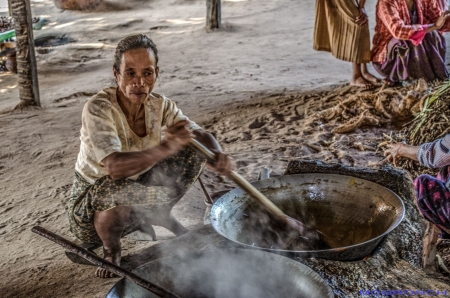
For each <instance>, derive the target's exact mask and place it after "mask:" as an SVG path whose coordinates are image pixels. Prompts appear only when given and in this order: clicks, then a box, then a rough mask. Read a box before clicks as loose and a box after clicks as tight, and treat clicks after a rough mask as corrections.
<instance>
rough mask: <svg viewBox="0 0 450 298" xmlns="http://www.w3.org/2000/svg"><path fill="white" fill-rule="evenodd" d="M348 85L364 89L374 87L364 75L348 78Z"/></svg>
mask: <svg viewBox="0 0 450 298" xmlns="http://www.w3.org/2000/svg"><path fill="white" fill-rule="evenodd" d="M350 86H355V87H361V88H364V89H365V90H372V89H374V88H375V86H374V85H373V84H372V83H371V82H369V81H367V80H366V79H365V78H364V77H356V78H352V79H351V80H350Z"/></svg>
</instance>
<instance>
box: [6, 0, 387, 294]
mask: <svg viewBox="0 0 450 298" xmlns="http://www.w3.org/2000/svg"><path fill="white" fill-rule="evenodd" d="M31 3H32V7H33V13H34V15H35V16H45V17H46V18H48V20H49V24H48V25H47V26H46V27H44V29H43V30H41V31H35V37H39V36H44V35H47V34H57V35H62V34H66V36H68V37H70V38H72V39H74V40H75V42H73V43H70V44H66V45H63V46H59V47H56V48H54V49H53V50H52V51H50V52H49V53H46V54H43V53H37V60H38V71H39V84H40V96H41V104H42V106H43V108H42V109H40V110H36V111H27V112H22V113H17V112H15V113H12V114H10V113H6V112H8V111H9V110H11V108H12V107H14V106H15V104H17V103H18V101H19V98H18V88H17V78H16V76H15V75H13V74H9V73H1V74H0V94H1V96H0V111H2V113H1V114H0V127H1V129H0V179H1V183H0V215H1V216H0V239H1V241H0V256H1V258H0V268H1V269H0V270H1V273H2V278H1V279H0V296H1V297H104V296H105V294H106V293H107V291H108V290H109V288H110V287H111V286H112V285H113V284H114V283H115V282H116V281H117V279H112V280H102V279H97V278H94V276H93V268H92V267H88V266H81V265H76V264H72V263H71V262H70V261H69V260H68V259H67V258H65V256H64V254H63V249H62V248H60V247H59V246H57V245H56V244H53V243H52V242H49V241H48V240H45V239H43V238H41V237H39V236H37V235H35V234H33V233H32V232H31V231H30V229H31V227H33V226H34V225H37V224H39V225H42V226H44V227H46V228H48V229H50V230H52V231H54V232H56V233H58V234H60V235H63V236H65V237H67V238H69V239H72V240H73V239H74V238H73V237H72V235H71V234H70V232H69V230H68V222H67V218H66V214H65V207H66V201H67V197H68V196H69V194H70V187H71V183H72V177H73V167H74V163H75V159H76V156H77V153H78V148H79V129H80V115H81V110H82V107H83V104H84V103H85V102H86V101H87V99H88V98H89V97H90V96H91V95H92V94H95V93H96V92H97V91H99V90H100V89H102V88H105V87H107V86H110V85H112V84H113V83H114V82H113V80H112V78H113V77H112V59H113V51H114V47H115V45H116V44H117V42H118V41H119V40H120V39H121V38H122V37H124V36H126V35H128V34H131V33H138V32H139V33H145V34H148V35H149V36H150V37H151V38H152V39H153V40H154V41H155V42H156V44H157V45H158V48H159V50H160V68H161V76H160V79H159V83H158V84H157V86H156V88H155V91H156V92H160V93H164V94H165V95H167V96H169V97H170V98H172V99H173V100H175V101H176V102H177V103H178V106H179V107H180V108H181V109H182V110H183V112H184V113H185V114H187V115H189V116H190V118H191V119H193V120H195V121H196V122H198V123H200V124H201V125H203V126H204V127H205V128H206V129H208V130H210V131H212V132H215V133H216V135H217V137H218V139H219V141H220V142H221V143H222V144H223V147H224V149H225V150H226V151H227V152H229V153H230V154H231V156H232V157H233V158H234V159H235V162H236V169H237V171H238V172H239V173H241V174H243V175H244V176H245V177H246V178H247V179H249V180H256V178H257V176H258V173H259V171H260V169H261V168H262V167H263V166H267V167H270V168H271V169H272V171H273V173H276V174H282V173H283V171H284V169H285V167H286V164H287V162H288V161H289V160H290V159H292V158H317V159H321V160H324V161H329V162H340V163H344V164H348V165H359V166H367V165H372V166H373V165H376V164H377V162H378V161H380V160H381V156H379V155H377V154H376V153H375V148H376V145H377V142H378V141H379V140H380V134H381V132H384V131H385V132H388V131H389V129H390V128H382V129H380V128H377V129H358V130H357V131H356V132H355V133H351V134H348V135H333V134H332V133H330V131H331V129H330V126H329V125H324V124H322V123H320V122H318V121H317V120H316V118H315V117H314V114H315V113H316V112H317V111H320V110H321V109H323V108H324V107H325V106H326V105H327V103H326V102H321V100H320V99H321V98H322V97H324V96H326V95H329V94H330V92H335V93H338V94H344V95H345V94H351V93H354V92H356V91H358V90H356V89H355V88H348V87H345V86H344V85H345V84H346V83H347V82H348V79H349V77H350V64H349V63H345V62H342V61H338V60H336V59H334V58H333V57H332V56H331V55H330V54H328V53H323V52H316V51H314V50H312V48H311V45H312V34H313V26H314V1H311V0H301V1H299V0H290V1H288V0H228V1H227V0H222V21H223V28H222V29H221V30H219V31H216V32H213V33H207V32H206V31H205V30H204V23H205V10H206V9H205V1H204V0H184V1H183V0H151V1H143V0H132V1H122V2H119V1H116V2H112V1H108V2H104V3H102V4H101V5H100V6H99V8H98V9H96V10H94V11H91V12H83V13H82V12H71V11H60V10H58V9H57V8H55V7H54V5H53V2H52V1H49V0H34V1H31ZM374 7H375V0H369V1H367V8H368V12H369V17H370V18H371V23H370V27H371V29H373V27H374V21H373V20H374V17H373V14H374ZM355 144H358V145H357V146H355ZM359 144H362V145H363V147H361V146H360V145H359ZM361 148H362V149H361ZM205 183H206V185H207V187H208V190H209V191H210V192H211V193H215V192H218V191H221V190H224V189H229V188H231V187H233V184H232V183H230V182H226V183H224V182H222V181H221V180H220V179H219V177H217V176H216V175H215V174H214V173H206V174H205ZM204 210H205V205H204V203H203V195H202V193H201V189H200V187H199V185H197V184H196V185H195V186H194V187H193V189H191V190H190V191H189V193H188V194H187V195H186V196H185V197H184V198H183V199H182V201H181V202H180V203H179V204H178V205H177V206H176V207H175V211H174V212H175V216H176V217H177V218H179V219H180V221H181V222H182V223H183V224H184V225H186V227H188V228H194V227H195V226H198V225H201V224H202V222H203V214H204ZM157 235H158V241H164V240H165V239H170V238H172V237H173V235H172V234H171V233H170V232H168V231H166V230H164V229H162V228H157ZM123 243H124V245H123V248H124V252H123V254H124V255H129V254H133V252H136V251H137V250H138V249H139V248H142V247H145V246H148V245H151V244H153V242H151V243H149V242H137V241H134V240H131V239H125V240H124V241H123ZM355 291H356V290H355ZM355 295H356V292H355Z"/></svg>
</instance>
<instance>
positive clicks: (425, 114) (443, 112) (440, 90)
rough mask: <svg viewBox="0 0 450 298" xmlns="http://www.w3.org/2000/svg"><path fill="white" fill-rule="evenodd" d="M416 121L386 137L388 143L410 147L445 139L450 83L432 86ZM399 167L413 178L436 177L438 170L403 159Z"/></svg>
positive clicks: (449, 113) (449, 118) (449, 119)
mask: <svg viewBox="0 0 450 298" xmlns="http://www.w3.org/2000/svg"><path fill="white" fill-rule="evenodd" d="M414 116H415V117H414V119H413V120H412V121H410V122H408V123H406V124H405V125H404V126H403V128H402V129H401V131H400V132H398V133H396V134H394V135H393V136H386V138H387V140H386V142H383V143H381V144H380V145H379V147H380V146H383V145H385V144H386V143H392V142H405V143H407V144H410V145H414V146H417V145H421V144H423V143H427V142H431V141H434V140H436V139H439V138H442V137H444V136H445V135H446V134H448V133H450V81H444V82H440V83H437V84H434V86H431V88H430V92H429V93H428V95H427V96H426V97H425V99H424V100H423V104H421V105H420V110H419V112H417V113H415V114H414ZM398 166H400V167H402V168H404V169H405V170H407V171H409V172H410V173H411V174H412V175H413V177H416V176H418V175H420V174H424V173H428V174H433V175H435V174H436V173H437V170H436V169H428V168H425V167H422V166H420V165H419V164H418V163H417V162H415V161H412V160H409V159H402V160H400V161H399V163H398Z"/></svg>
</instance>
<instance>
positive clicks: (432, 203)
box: [414, 175, 450, 232]
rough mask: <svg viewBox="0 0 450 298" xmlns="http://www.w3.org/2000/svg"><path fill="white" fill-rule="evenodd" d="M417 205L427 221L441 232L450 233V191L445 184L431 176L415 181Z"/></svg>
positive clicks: (420, 177) (421, 176)
mask: <svg viewBox="0 0 450 298" xmlns="http://www.w3.org/2000/svg"><path fill="white" fill-rule="evenodd" d="M414 188H415V191H416V203H417V207H418V209H419V211H420V213H421V214H422V215H423V216H424V217H425V219H426V220H428V221H430V222H431V223H433V224H435V225H436V226H437V227H439V228H440V229H441V230H444V231H446V232H448V231H450V190H448V189H447V187H446V186H445V183H444V182H443V181H441V180H439V179H437V178H435V177H432V176H430V175H420V176H419V177H417V178H416V179H415V180H414Z"/></svg>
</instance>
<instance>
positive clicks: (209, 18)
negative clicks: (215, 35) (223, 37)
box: [206, 0, 221, 30]
mask: <svg viewBox="0 0 450 298" xmlns="http://www.w3.org/2000/svg"><path fill="white" fill-rule="evenodd" d="M220 22H221V5H220V0H206V29H207V30H214V29H219V28H220Z"/></svg>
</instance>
